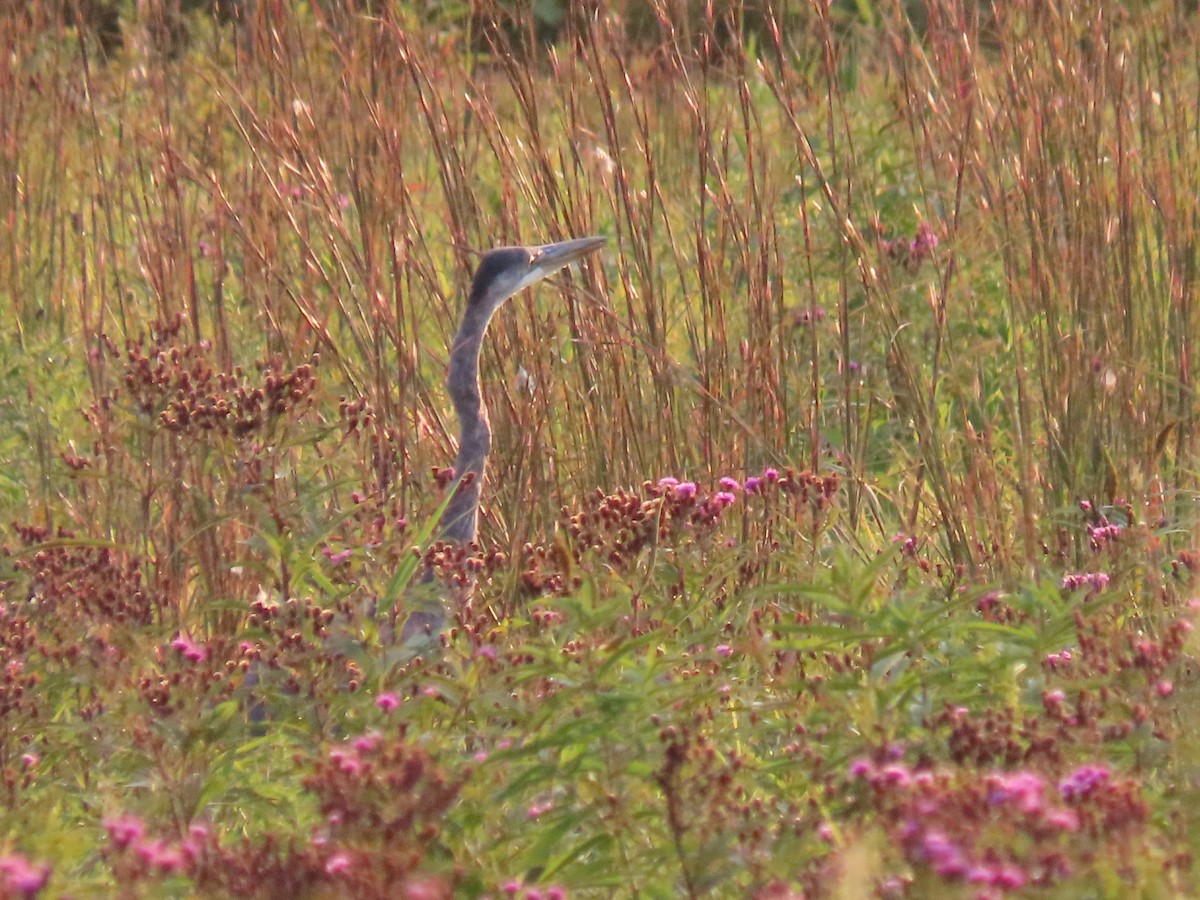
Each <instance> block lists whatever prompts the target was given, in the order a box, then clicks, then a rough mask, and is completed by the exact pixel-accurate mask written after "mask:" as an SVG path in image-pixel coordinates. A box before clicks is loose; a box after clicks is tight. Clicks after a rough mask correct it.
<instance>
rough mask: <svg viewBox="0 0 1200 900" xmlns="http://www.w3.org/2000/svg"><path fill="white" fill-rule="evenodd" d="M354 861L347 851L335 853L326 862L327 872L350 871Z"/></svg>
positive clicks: (339, 873)
mask: <svg viewBox="0 0 1200 900" xmlns="http://www.w3.org/2000/svg"><path fill="white" fill-rule="evenodd" d="M351 866H352V861H351V859H350V856H349V854H347V853H335V854H333V856H331V857H329V859H328V860H326V862H325V874H327V875H345V874H346V873H347V872H349V871H350V869H351Z"/></svg>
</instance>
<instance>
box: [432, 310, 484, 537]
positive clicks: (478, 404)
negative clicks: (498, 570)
mask: <svg viewBox="0 0 1200 900" xmlns="http://www.w3.org/2000/svg"><path fill="white" fill-rule="evenodd" d="M494 312H495V310H494V309H487V308H486V307H484V306H483V305H482V304H472V303H469V304H468V305H467V310H466V312H465V313H464V314H463V320H462V324H461V325H460V326H459V329H458V334H457V336H456V337H455V338H454V345H453V346H452V347H451V349H450V374H449V377H448V378H447V380H446V386H447V389H448V390H449V391H450V399H451V401H452V402H453V403H454V411H455V412H456V413H458V422H459V427H460V432H459V439H458V457H457V458H456V459H455V461H454V473H455V477H462V476H463V475H465V474H466V473H468V472H471V473H473V475H474V477H473V478H472V480H471V483H470V484H467V485H463V484H460V485H459V487H458V489H457V490H456V491H455V492H454V496H453V497H451V498H450V502H449V503H448V504H447V505H446V510H445V512H444V513H443V514H442V523H441V524H442V527H441V533H442V539H443V540H447V541H460V542H463V543H466V542H469V541H472V540H474V539H475V527H476V516H477V513H478V509H479V496H480V492H481V490H482V488H483V472H484V466H485V463H486V462H487V455H488V451H489V450H490V449H491V446H492V432H491V429H490V428H489V427H488V415H487V407H486V406H485V405H484V403H483V393H482V390H481V388H480V385H479V353H480V350H481V349H482V347H483V337H484V335H485V334H486V333H487V327H488V323H489V322H491V319H492V315H493V313H494Z"/></svg>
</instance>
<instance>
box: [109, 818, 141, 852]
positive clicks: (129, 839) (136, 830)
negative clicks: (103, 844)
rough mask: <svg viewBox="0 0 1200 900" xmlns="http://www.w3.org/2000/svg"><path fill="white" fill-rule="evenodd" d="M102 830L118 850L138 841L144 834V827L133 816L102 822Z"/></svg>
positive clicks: (139, 820)
mask: <svg viewBox="0 0 1200 900" xmlns="http://www.w3.org/2000/svg"><path fill="white" fill-rule="evenodd" d="M103 824H104V830H105V831H107V832H108V839H109V840H110V841H112V842H113V844H115V845H116V847H117V849H118V850H124V849H125V848H126V847H128V846H129V845H130V844H132V843H133V842H134V841H140V840H141V839H142V838H143V837H144V836H145V834H146V826H145V825H143V824H142V820H141V819H138V818H136V817H135V816H117V817H116V818H115V819H105V820H104V823H103Z"/></svg>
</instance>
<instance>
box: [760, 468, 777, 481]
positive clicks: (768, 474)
mask: <svg viewBox="0 0 1200 900" xmlns="http://www.w3.org/2000/svg"><path fill="white" fill-rule="evenodd" d="M762 477H763V481H769V482H775V481H778V480H779V470H778V469H776V468H774V467H773V466H767V468H765V469H763V474H762Z"/></svg>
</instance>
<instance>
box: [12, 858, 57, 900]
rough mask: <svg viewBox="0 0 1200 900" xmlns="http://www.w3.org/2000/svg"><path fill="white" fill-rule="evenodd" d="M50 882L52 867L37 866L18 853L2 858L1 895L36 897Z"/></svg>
mask: <svg viewBox="0 0 1200 900" xmlns="http://www.w3.org/2000/svg"><path fill="white" fill-rule="evenodd" d="M49 880H50V867H49V866H37V865H34V864H33V863H31V862H29V860H27V859H26V858H25V857H23V856H21V855H20V854H18V853H12V854H9V855H8V856H4V857H0V895H2V896H5V897H36V896H37V895H38V894H39V893H41V891H42V889H43V888H45V887H46V883H47V882H48V881H49Z"/></svg>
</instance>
